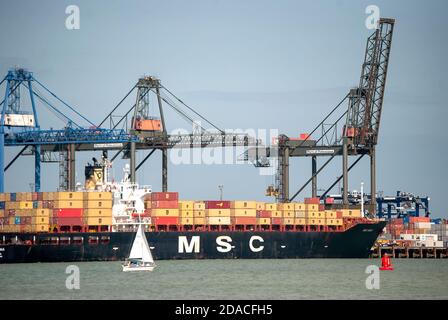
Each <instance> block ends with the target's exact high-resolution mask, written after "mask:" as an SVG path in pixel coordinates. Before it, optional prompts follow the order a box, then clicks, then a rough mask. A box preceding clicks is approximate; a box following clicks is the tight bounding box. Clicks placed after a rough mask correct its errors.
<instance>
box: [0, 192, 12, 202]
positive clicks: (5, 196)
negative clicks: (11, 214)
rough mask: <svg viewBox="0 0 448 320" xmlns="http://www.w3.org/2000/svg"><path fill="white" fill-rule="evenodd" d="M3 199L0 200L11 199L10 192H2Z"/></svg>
mask: <svg viewBox="0 0 448 320" xmlns="http://www.w3.org/2000/svg"><path fill="white" fill-rule="evenodd" d="M2 198H3V200H0V201H11V194H10V193H2Z"/></svg>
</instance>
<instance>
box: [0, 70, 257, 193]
mask: <svg viewBox="0 0 448 320" xmlns="http://www.w3.org/2000/svg"><path fill="white" fill-rule="evenodd" d="M3 83H6V93H5V99H4V100H3V101H2V102H0V106H2V114H1V115H2V117H1V122H0V192H3V191H4V172H5V171H6V170H8V168H10V167H11V165H12V164H13V163H14V162H15V161H16V160H17V159H18V158H19V157H20V156H21V155H34V158H35V183H34V187H35V188H34V189H35V191H36V192H38V191H40V180H41V178H40V167H41V162H42V161H44V162H57V161H59V162H60V167H61V170H60V189H67V190H75V187H76V186H75V158H76V157H75V155H76V152H78V151H102V152H103V154H107V151H108V150H117V151H118V152H117V153H116V154H115V156H114V157H113V158H112V159H111V161H113V160H114V159H115V158H116V157H117V156H118V155H119V154H120V153H121V152H124V157H125V158H129V159H130V169H131V170H130V179H131V181H133V182H135V173H136V171H137V170H138V169H139V168H140V167H141V166H142V165H143V163H144V162H145V161H146V160H147V159H148V158H149V157H150V156H151V155H152V154H153V153H154V152H155V151H156V150H162V155H163V156H162V189H163V191H167V189H168V174H167V168H168V160H167V159H168V154H167V151H168V149H171V148H206V147H232V146H233V147H234V146H257V145H259V141H258V140H256V139H255V138H253V137H250V136H249V135H247V134H233V133H232V134H228V133H226V132H224V131H223V130H221V129H219V128H218V127H216V126H215V125H214V124H212V123H211V122H210V121H208V120H207V119H205V118H204V117H203V116H202V115H200V114H199V113H197V112H196V111H195V110H194V109H192V108H191V107H189V106H187V105H186V104H185V103H184V102H183V101H182V100H180V99H179V98H177V97H176V96H175V95H174V94H173V93H172V92H171V91H169V90H168V89H166V88H165V87H164V86H162V85H161V83H160V80H159V79H157V78H155V77H142V78H140V79H139V80H138V82H137V83H136V84H135V85H134V86H133V88H132V89H131V90H130V91H129V92H128V93H127V94H126V96H125V97H124V98H123V99H122V100H121V101H120V103H118V104H117V106H115V107H114V108H113V110H112V112H111V113H109V115H108V116H106V118H105V119H104V120H103V121H102V122H101V123H100V124H99V125H95V124H94V123H92V122H91V121H89V120H88V119H87V118H86V117H85V116H83V115H82V114H80V113H79V112H78V111H76V109H75V108H73V107H71V106H70V105H68V104H67V103H66V102H65V101H63V100H62V99H60V98H59V97H58V96H57V95H56V94H54V93H53V92H52V91H50V90H49V89H48V88H47V87H46V86H45V85H43V84H42V83H41V82H39V81H38V80H37V79H36V78H35V77H34V75H33V74H32V73H31V72H29V71H27V70H25V69H22V68H15V69H11V70H10V71H9V72H8V74H7V75H6V77H5V78H4V79H3V80H2V81H1V82H0V85H2V84H3ZM33 84H37V85H38V86H39V88H40V89H43V91H44V92H45V93H47V94H49V95H50V96H51V97H52V98H53V99H55V100H57V101H58V102H59V103H60V104H61V105H60V106H59V108H58V107H56V106H55V105H54V104H53V103H51V101H50V99H49V98H46V97H45V96H44V95H43V94H42V93H40V92H38V91H37V90H36V89H35V88H34V86H33ZM23 87H25V88H26V89H27V91H28V93H29V98H30V101H31V112H30V111H25V110H24V108H22V107H21V102H20V97H21V96H20V88H23ZM136 88H137V97H136V102H135V104H133V106H132V107H131V108H130V109H129V110H128V111H127V112H126V113H125V115H124V116H121V117H119V119H118V121H116V119H117V118H116V117H114V114H113V113H114V112H115V111H116V110H117V109H118V107H119V106H120V105H121V104H122V103H123V101H125V99H126V98H127V97H128V96H129V95H130V94H131V93H132V91H133V90H134V89H136ZM162 90H163V91H162ZM150 92H152V93H154V94H155V95H156V97H157V101H158V111H159V114H160V120H157V119H155V118H152V117H150V113H149V111H150V110H149V108H150V105H149V100H148V95H149V93H150ZM168 95H169V96H171V97H173V98H174V99H176V100H177V101H178V102H180V103H181V104H182V105H183V106H184V107H185V108H187V109H189V110H190V111H191V112H192V113H193V114H194V115H195V117H199V118H200V119H203V120H205V121H206V122H207V123H209V124H211V125H212V126H213V127H214V128H215V129H217V130H216V132H212V131H210V130H206V129H204V128H203V127H202V126H200V125H199V126H197V127H198V130H197V131H196V132H193V133H191V134H174V135H170V134H168V133H167V128H166V122H165V117H164V113H163V106H162V101H164V102H165V103H166V104H167V105H169V106H170V107H172V108H173V109H174V110H175V111H176V112H177V113H179V114H180V115H182V116H183V117H185V118H186V119H188V120H189V121H191V122H194V120H193V118H192V117H190V116H188V115H187V114H186V113H185V112H184V111H183V110H182V109H181V108H180V107H179V106H178V105H176V103H175V102H174V101H172V100H171V99H170V98H169V97H168ZM35 99H38V100H39V101H41V102H42V104H43V105H44V106H46V107H47V108H49V110H51V111H52V112H53V113H55V114H56V115H57V116H58V117H59V118H61V119H62V120H63V121H64V122H65V127H64V128H63V129H60V130H53V129H50V130H42V129H41V128H40V126H39V122H38V112H37V108H36V104H35ZM62 108H67V109H68V110H67V109H66V110H62ZM68 111H70V112H72V113H73V114H74V115H76V116H77V117H78V118H80V119H82V120H83V124H84V126H82V125H80V124H78V122H76V121H74V120H73V118H71V117H69V116H68V115H67V114H68ZM130 115H132V117H131V119H130V120H131V121H129V116H130ZM24 119H25V120H26V121H25V120H24ZM107 120H109V124H110V128H104V127H103V125H104V124H105V123H106V121H107ZM145 121H149V122H145ZM158 121H160V125H159V126H158V125H157V123H158ZM148 123H151V124H152V126H150V127H147V126H146V125H147V124H148ZM120 124H122V125H123V126H124V127H123V128H118V127H119V126H120ZM5 146H15V147H17V146H21V147H22V149H21V150H20V151H19V153H18V154H17V155H16V156H14V157H13V159H12V160H11V161H10V162H9V164H8V165H7V166H6V167H5V166H4V147H5ZM137 150H150V152H149V154H148V155H147V156H146V157H145V158H144V159H143V160H142V162H141V163H140V164H138V165H137V166H136V162H135V159H136V152H137ZM53 154H59V155H60V158H59V159H56V158H57V157H52V155H53ZM55 159H56V160H55Z"/></svg>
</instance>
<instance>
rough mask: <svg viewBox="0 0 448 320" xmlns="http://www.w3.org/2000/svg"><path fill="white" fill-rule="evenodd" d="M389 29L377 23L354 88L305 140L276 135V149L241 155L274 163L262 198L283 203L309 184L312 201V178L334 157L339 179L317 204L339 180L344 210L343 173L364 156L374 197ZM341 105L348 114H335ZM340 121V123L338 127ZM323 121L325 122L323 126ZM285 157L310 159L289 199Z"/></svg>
mask: <svg viewBox="0 0 448 320" xmlns="http://www.w3.org/2000/svg"><path fill="white" fill-rule="evenodd" d="M394 24H395V20H394V19H387V18H381V19H379V21H378V27H377V29H376V30H375V32H373V34H371V35H370V36H369V37H368V39H367V45H366V50H365V56H364V62H363V65H362V71H361V77H360V82H359V86H358V87H357V88H354V89H351V90H350V91H349V93H348V94H347V95H345V97H344V98H343V99H342V100H341V101H340V102H339V103H338V104H337V105H336V106H335V107H334V108H333V109H332V110H331V112H330V113H329V114H328V115H327V116H326V117H325V118H324V119H323V120H322V121H321V122H320V123H319V124H318V125H317V126H316V127H315V128H314V129H313V130H312V131H311V133H310V134H309V135H308V136H307V137H306V138H305V139H297V138H295V139H293V138H290V137H288V136H286V135H280V136H279V137H278V143H277V145H276V146H274V147H270V148H266V149H263V150H260V149H259V148H258V149H257V148H251V149H249V150H248V151H247V152H246V153H245V157H246V159H248V160H250V161H252V162H253V163H254V165H255V166H267V165H269V164H267V163H266V161H263V162H262V165H260V163H261V161H260V160H259V159H260V156H259V154H263V155H265V157H266V158H268V159H269V158H270V159H271V160H272V159H278V161H277V166H278V170H277V176H276V185H275V186H271V187H269V188H268V191H267V195H274V196H276V198H277V200H278V201H279V202H289V201H292V200H294V199H295V198H296V197H297V196H298V195H299V194H300V192H302V191H303V190H304V189H305V187H306V186H307V185H308V184H309V183H311V184H312V188H311V189H312V196H313V197H316V196H317V176H318V175H319V173H320V172H321V171H322V170H323V169H324V168H325V167H326V166H327V165H328V164H329V163H330V162H331V161H332V160H333V159H334V158H335V157H336V156H342V159H343V161H342V163H343V164H342V175H341V176H339V177H338V178H337V179H336V181H335V182H334V183H333V184H332V185H331V186H330V187H329V188H328V189H327V191H325V193H323V194H322V195H321V196H320V197H321V199H323V198H324V197H325V196H326V195H327V193H328V192H329V191H330V190H331V189H332V188H333V187H334V186H335V185H336V184H337V183H338V182H339V181H340V180H341V179H343V204H344V205H348V204H349V203H348V198H347V193H348V172H349V171H350V169H352V168H353V167H354V166H355V165H356V164H357V163H358V162H359V161H360V160H361V158H362V157H364V155H369V156H370V178H371V179H370V185H371V193H372V194H375V190H376V178H375V176H376V173H375V166H376V164H375V147H376V145H377V143H378V132H379V126H380V120H381V111H382V106H383V98H384V89H385V85H386V76H387V68H388V64H389V56H390V49H391V44H392V35H393V29H394ZM347 100H348V109H347V110H346V111H345V112H343V113H342V114H339V113H338V111H340V110H341V109H340V107H341V106H342V105H343V103H344V102H346V101H347ZM344 118H345V124H344V125H341V122H342V121H343V119H344ZM334 119H335V120H334ZM329 121H331V122H330V123H328V122H329ZM341 127H342V132H341V131H340V129H341ZM313 135H317V136H320V137H319V138H318V139H313V138H311V137H312V136H313ZM321 156H325V157H330V158H329V159H327V160H326V162H325V163H324V164H323V165H322V166H321V167H320V168H318V167H317V157H321ZM349 156H357V157H358V158H357V159H356V160H355V162H354V163H352V164H351V165H350V166H348V157H349ZM290 157H311V159H312V165H311V167H312V174H311V177H310V178H309V179H308V181H307V182H306V183H305V184H304V185H303V186H302V187H301V188H300V189H299V190H298V191H297V192H296V193H295V194H294V195H293V196H292V197H290V196H289V158H290ZM370 205H371V207H370V210H371V211H370V212H374V208H375V197H373V201H372V202H371V204H370Z"/></svg>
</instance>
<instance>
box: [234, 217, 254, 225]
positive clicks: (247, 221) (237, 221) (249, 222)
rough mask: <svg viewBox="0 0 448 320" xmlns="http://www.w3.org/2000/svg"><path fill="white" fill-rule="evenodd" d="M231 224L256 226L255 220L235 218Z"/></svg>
mask: <svg viewBox="0 0 448 320" xmlns="http://www.w3.org/2000/svg"><path fill="white" fill-rule="evenodd" d="M233 224H235V225H255V224H257V218H252V217H235V218H233Z"/></svg>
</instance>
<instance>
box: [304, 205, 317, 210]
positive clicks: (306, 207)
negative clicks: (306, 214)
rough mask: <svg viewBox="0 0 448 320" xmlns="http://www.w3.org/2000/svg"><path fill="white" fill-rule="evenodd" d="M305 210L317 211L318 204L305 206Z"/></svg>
mask: <svg viewBox="0 0 448 320" xmlns="http://www.w3.org/2000/svg"><path fill="white" fill-rule="evenodd" d="M305 210H306V211H319V205H318V204H305Z"/></svg>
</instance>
